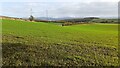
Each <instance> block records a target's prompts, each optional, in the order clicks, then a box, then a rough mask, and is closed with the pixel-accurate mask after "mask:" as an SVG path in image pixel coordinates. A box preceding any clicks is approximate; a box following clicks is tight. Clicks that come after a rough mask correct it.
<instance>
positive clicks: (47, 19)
mask: <svg viewBox="0 0 120 68" xmlns="http://www.w3.org/2000/svg"><path fill="white" fill-rule="evenodd" d="M46 17H47V21H48V22H49V16H48V10H46Z"/></svg>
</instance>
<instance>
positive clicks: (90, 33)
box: [2, 19, 118, 66]
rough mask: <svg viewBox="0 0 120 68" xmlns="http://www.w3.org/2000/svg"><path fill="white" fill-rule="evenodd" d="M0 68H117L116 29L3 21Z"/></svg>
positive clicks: (98, 25) (98, 26)
mask: <svg viewBox="0 0 120 68" xmlns="http://www.w3.org/2000/svg"><path fill="white" fill-rule="evenodd" d="M2 34H3V35H2V37H3V38H2V40H3V42H2V44H3V46H2V47H3V65H11V66H12V65H15V66H18V65H22V66H28V65H32V66H40V65H41V66H69V65H71V66H94V65H96V66H111V65H112V66H118V53H117V52H118V49H117V48H118V25H117V24H100V23H97V24H81V25H73V26H60V25H56V24H54V23H43V22H26V21H18V20H7V19H3V20H2Z"/></svg>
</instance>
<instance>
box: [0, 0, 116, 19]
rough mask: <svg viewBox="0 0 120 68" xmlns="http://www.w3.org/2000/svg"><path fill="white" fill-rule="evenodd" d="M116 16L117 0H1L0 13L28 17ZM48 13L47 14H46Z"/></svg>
mask: <svg viewBox="0 0 120 68" xmlns="http://www.w3.org/2000/svg"><path fill="white" fill-rule="evenodd" d="M31 8H32V11H33V13H32V14H33V16H35V17H46V16H49V17H88V16H96V17H117V16H118V0H99V1H96V0H49V1H48V0H20V1H16V0H1V1H0V15H4V16H12V17H29V16H30V9H31ZM47 14H48V15H47Z"/></svg>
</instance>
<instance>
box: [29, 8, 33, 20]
mask: <svg viewBox="0 0 120 68" xmlns="http://www.w3.org/2000/svg"><path fill="white" fill-rule="evenodd" d="M32 13H33V12H32V8H31V9H30V17H29V20H30V21H33V20H34V17H33V16H32Z"/></svg>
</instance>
